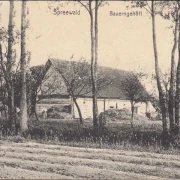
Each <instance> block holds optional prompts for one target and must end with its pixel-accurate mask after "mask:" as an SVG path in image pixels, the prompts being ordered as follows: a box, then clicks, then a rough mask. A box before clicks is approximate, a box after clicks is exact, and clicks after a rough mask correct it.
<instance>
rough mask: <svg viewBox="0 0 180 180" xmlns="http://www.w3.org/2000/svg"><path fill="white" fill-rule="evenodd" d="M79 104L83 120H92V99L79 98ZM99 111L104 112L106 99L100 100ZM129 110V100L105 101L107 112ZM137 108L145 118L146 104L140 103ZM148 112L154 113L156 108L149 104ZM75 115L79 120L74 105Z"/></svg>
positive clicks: (98, 102)
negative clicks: (112, 109) (110, 110)
mask: <svg viewBox="0 0 180 180" xmlns="http://www.w3.org/2000/svg"><path fill="white" fill-rule="evenodd" d="M77 103H78V104H79V107H80V109H81V112H82V117H83V118H91V117H92V116H93V114H92V99H91V98H78V99H77ZM97 104H98V111H99V113H101V112H103V111H104V99H98V101H97ZM116 107H117V109H123V108H126V109H129V110H131V104H130V101H128V100H119V99H105V110H107V109H110V108H114V109H116ZM135 107H138V114H139V115H142V116H145V115H146V103H145V102H139V103H137V104H136V105H135ZM147 111H149V112H152V111H153V112H154V111H155V110H154V108H153V106H152V105H151V103H149V104H148V107H147ZM74 115H75V118H78V117H79V115H78V111H77V108H76V107H75V105H74Z"/></svg>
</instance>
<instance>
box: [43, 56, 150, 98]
mask: <svg viewBox="0 0 180 180" xmlns="http://www.w3.org/2000/svg"><path fill="white" fill-rule="evenodd" d="M70 64H71V61H66V60H60V59H48V61H47V62H46V65H45V67H44V68H45V69H46V71H47V70H48V69H49V68H50V67H51V66H53V67H55V69H57V68H61V67H62V66H63V67H67V69H68V68H69V65H70ZM98 73H99V74H101V75H103V76H104V77H105V78H106V77H107V78H110V79H111V82H110V83H107V84H106V85H105V86H104V87H103V88H100V90H99V91H98V98H109V99H121V100H128V97H126V96H125V95H124V93H123V91H122V89H121V87H120V86H119V85H118V84H121V81H123V80H124V79H125V78H126V77H127V76H131V73H130V72H128V71H124V70H119V69H113V68H109V67H104V66H98ZM141 94H142V95H143V97H144V98H143V99H142V101H145V100H147V99H149V95H148V93H147V91H146V90H145V88H142V92H141ZM91 96H92V94H91V92H90V93H88V94H86V95H85V97H91Z"/></svg>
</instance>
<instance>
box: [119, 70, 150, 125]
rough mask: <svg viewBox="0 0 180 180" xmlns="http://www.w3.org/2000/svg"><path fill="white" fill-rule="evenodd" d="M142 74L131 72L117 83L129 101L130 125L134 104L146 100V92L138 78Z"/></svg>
mask: <svg viewBox="0 0 180 180" xmlns="http://www.w3.org/2000/svg"><path fill="white" fill-rule="evenodd" d="M143 76H144V74H142V73H134V72H131V73H129V74H127V75H126V77H125V78H124V79H123V80H122V81H121V82H120V83H119V84H118V86H119V88H121V89H122V91H123V93H124V95H125V96H126V97H127V98H128V100H129V101H130V103H131V112H132V114H131V126H133V117H134V107H135V104H136V103H138V102H140V101H142V100H147V98H148V97H147V93H146V92H145V89H144V87H143V86H142V84H141V82H140V79H141V78H142V77H143Z"/></svg>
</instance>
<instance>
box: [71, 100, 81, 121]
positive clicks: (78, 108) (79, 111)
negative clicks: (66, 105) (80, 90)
mask: <svg viewBox="0 0 180 180" xmlns="http://www.w3.org/2000/svg"><path fill="white" fill-rule="evenodd" d="M73 101H74V103H75V105H76V108H77V110H78V114H79V122H80V124H83V118H82V113H81V109H80V107H79V105H78V103H77V101H76V98H75V97H73Z"/></svg>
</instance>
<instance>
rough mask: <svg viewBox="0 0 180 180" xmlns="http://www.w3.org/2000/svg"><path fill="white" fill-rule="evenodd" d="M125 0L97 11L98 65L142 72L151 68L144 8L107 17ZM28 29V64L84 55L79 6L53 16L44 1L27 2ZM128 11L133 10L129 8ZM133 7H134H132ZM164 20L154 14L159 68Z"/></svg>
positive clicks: (84, 17)
mask: <svg viewBox="0 0 180 180" xmlns="http://www.w3.org/2000/svg"><path fill="white" fill-rule="evenodd" d="M128 3H130V2H126V3H125V2H118V1H109V5H107V6H104V7H102V8H100V10H99V62H98V63H99V65H104V66H109V67H112V68H118V69H125V70H134V69H137V68H138V66H140V68H141V69H143V70H144V71H146V72H151V71H153V69H154V55H153V45H152V30H151V27H152V26H151V19H150V16H149V14H147V13H146V11H145V10H143V9H142V10H141V11H142V16H135V17H125V16H123V17H122V16H117V17H115V16H110V11H114V12H125V11H128V10H127V9H126V5H128ZM20 5H21V2H16V9H17V27H20V26H19V25H20V13H21V9H20ZM28 7H29V15H28V18H29V21H30V29H29V30H28V40H27V44H28V50H30V51H31V53H32V59H31V65H39V64H44V63H45V62H46V61H47V59H48V57H51V58H59V59H64V60H68V59H69V58H70V57H71V56H72V54H74V59H75V60H78V59H79V58H80V57H85V58H86V59H89V57H90V22H89V15H88V13H87V11H85V10H84V8H83V7H80V6H79V5H78V4H77V5H76V6H74V4H73V3H69V5H67V6H65V7H61V8H60V10H65V11H66V10H80V15H79V16H78V15H75V16H72V15H60V16H55V15H53V13H52V10H49V9H48V3H47V2H45V1H37V2H32V1H29V2H28ZM129 11H136V10H135V9H133V10H129ZM138 11H139V9H138ZM8 12H9V2H2V6H1V14H2V25H4V26H7V22H8ZM169 24H170V23H169V22H168V21H167V20H162V19H161V18H157V41H158V51H159V60H160V67H161V68H164V69H167V68H168V67H169V65H170V55H171V48H172V42H173V34H172V30H171V29H168V28H167V27H168V26H169Z"/></svg>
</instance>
